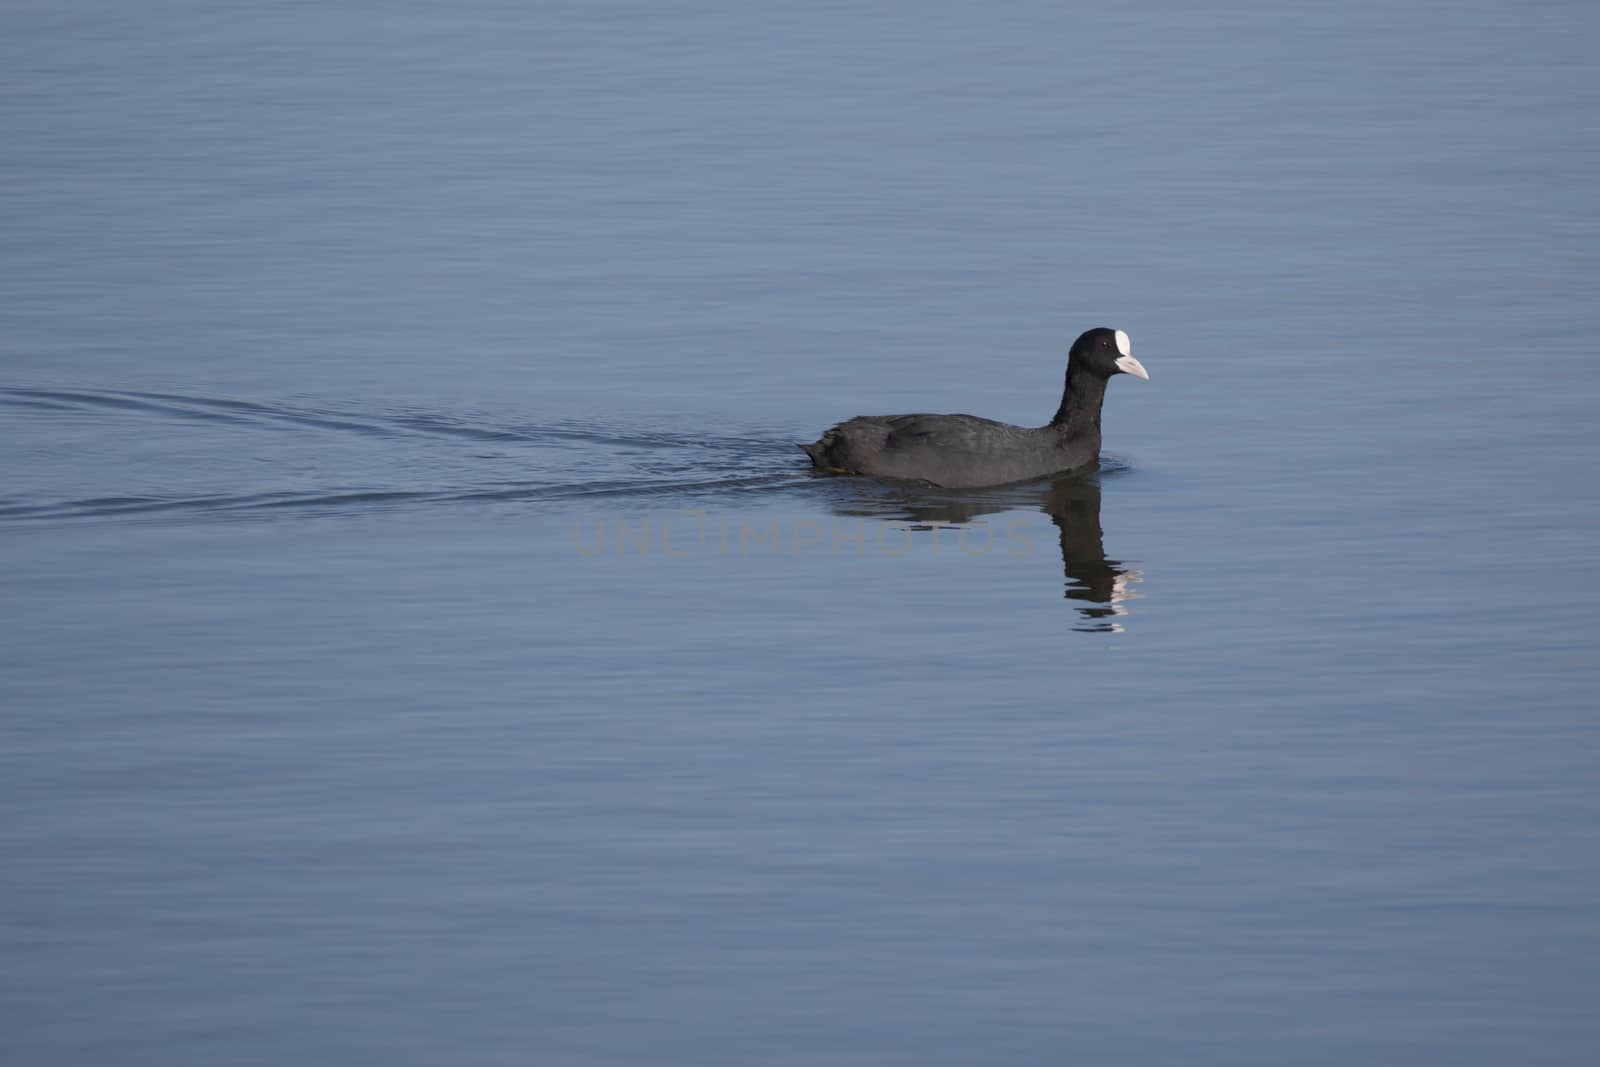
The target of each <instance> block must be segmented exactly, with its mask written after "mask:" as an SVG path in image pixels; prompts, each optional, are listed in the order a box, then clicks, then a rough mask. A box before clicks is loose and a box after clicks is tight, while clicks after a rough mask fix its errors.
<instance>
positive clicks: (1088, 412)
mask: <svg viewBox="0 0 1600 1067" xmlns="http://www.w3.org/2000/svg"><path fill="white" fill-rule="evenodd" d="M1105 399H1106V380H1105V379H1104V378H1102V377H1100V376H1099V375H1098V374H1093V373H1090V372H1089V371H1088V370H1087V369H1085V368H1083V367H1080V366H1078V365H1076V364H1073V363H1069V364H1067V388H1066V390H1065V391H1064V392H1063V393H1062V394H1061V407H1059V408H1057V409H1056V416H1055V418H1053V419H1051V420H1050V425H1051V426H1054V427H1055V428H1056V429H1058V430H1062V431H1064V432H1065V433H1066V434H1067V435H1068V436H1071V437H1076V436H1078V435H1079V434H1091V433H1092V434H1093V435H1094V436H1095V438H1096V439H1098V438H1099V436H1100V407H1101V405H1102V404H1104V403H1105Z"/></svg>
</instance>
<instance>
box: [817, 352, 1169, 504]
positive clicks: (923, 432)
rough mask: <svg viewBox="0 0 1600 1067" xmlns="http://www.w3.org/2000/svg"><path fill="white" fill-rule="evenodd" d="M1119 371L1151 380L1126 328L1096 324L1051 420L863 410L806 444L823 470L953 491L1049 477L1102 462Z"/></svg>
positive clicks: (1072, 358) (1075, 356) (1070, 359)
mask: <svg viewBox="0 0 1600 1067" xmlns="http://www.w3.org/2000/svg"><path fill="white" fill-rule="evenodd" d="M1113 374H1132V375H1134V376H1135V377H1138V378H1144V379H1146V380H1148V379H1149V377H1150V375H1149V373H1148V372H1146V371H1145V369H1144V366H1143V365H1142V364H1141V363H1140V362H1139V361H1138V360H1136V359H1134V358H1133V349H1132V347H1131V346H1130V345H1129V343H1128V335H1127V334H1126V333H1123V332H1122V331H1121V330H1111V329H1107V328H1106V327H1104V326H1101V327H1096V328H1095V329H1093V330H1089V331H1088V332H1087V333H1085V334H1083V336H1081V337H1079V338H1078V339H1077V340H1076V341H1074V342H1073V343H1072V351H1071V352H1070V353H1069V354H1068V356H1067V387H1066V390H1065V392H1063V393H1062V396H1061V406H1060V407H1059V408H1057V409H1056V414H1055V417H1054V418H1052V419H1051V420H1050V422H1049V424H1048V425H1045V426H1040V427H1038V428H1033V427H1025V426H1012V425H1010V424H1008V423H1004V422H995V421H994V420H993V419H980V418H978V417H976V416H974V415H862V416H859V417H857V418H854V419H851V420H849V421H848V422H841V423H840V424H839V425H837V426H835V427H833V428H832V429H830V430H828V431H827V432H826V433H824V434H823V435H822V436H821V437H820V438H819V439H818V440H817V442H816V443H815V444H810V445H801V446H800V448H801V450H802V451H804V452H805V454H806V455H808V456H810V457H811V463H812V465H813V466H815V467H816V468H817V469H819V470H824V471H829V472H831V473H834V474H867V475H872V476H874V477H878V478H900V479H906V480H911V481H921V482H929V483H931V484H933V485H939V486H946V487H948V488H951V489H959V488H966V487H971V486H978V485H1003V484H1005V483H1006V482H1021V481H1029V480H1031V479H1034V478H1043V477H1045V476H1047V475H1051V474H1057V473H1060V472H1062V471H1069V470H1074V469H1077V468H1080V467H1088V466H1090V465H1092V464H1094V463H1096V462H1098V461H1099V459H1100V406H1101V404H1102V403H1103V402H1104V401H1105V396H1106V382H1107V381H1108V380H1109V379H1110V378H1111V376H1112V375H1113Z"/></svg>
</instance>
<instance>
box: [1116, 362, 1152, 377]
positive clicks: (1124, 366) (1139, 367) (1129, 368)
mask: <svg viewBox="0 0 1600 1067" xmlns="http://www.w3.org/2000/svg"><path fill="white" fill-rule="evenodd" d="M1117 369H1118V370H1119V371H1121V372H1122V373H1124V374H1131V375H1133V376H1134V377H1135V378H1143V379H1144V380H1145V381H1147V382H1148V381H1149V380H1150V372H1149V371H1147V370H1145V369H1144V364H1143V363H1140V362H1139V361H1138V360H1136V359H1134V358H1133V357H1132V356H1123V357H1122V358H1121V359H1119V360H1117Z"/></svg>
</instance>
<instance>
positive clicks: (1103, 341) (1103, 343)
mask: <svg viewBox="0 0 1600 1067" xmlns="http://www.w3.org/2000/svg"><path fill="white" fill-rule="evenodd" d="M1105 346H1106V339H1105V338H1104V337H1102V338H1100V347H1101V348H1104V347H1105Z"/></svg>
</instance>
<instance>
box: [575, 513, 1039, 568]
mask: <svg viewBox="0 0 1600 1067" xmlns="http://www.w3.org/2000/svg"><path fill="white" fill-rule="evenodd" d="M675 518H676V519H677V520H678V521H677V522H676V523H674V519H675ZM1034 529H1036V527H1032V526H1030V525H1029V524H1028V522H1027V521H1026V520H1024V519H1020V518H1017V519H1012V520H1010V521H1008V522H1006V523H1005V524H1004V525H999V526H997V525H995V524H993V523H989V522H985V521H984V520H982V519H976V520H971V521H968V522H939V521H915V522H913V521H908V520H905V519H868V518H835V519H832V520H831V521H828V522H822V521H818V520H816V519H794V520H791V521H788V522H784V521H781V520H778V519H773V520H771V521H770V522H767V523H766V524H765V525H763V524H762V523H759V522H755V523H752V522H751V521H749V520H748V519H740V520H738V521H737V523H735V522H731V521H729V520H726V519H716V518H714V517H713V516H711V515H709V514H708V513H706V512H704V511H700V510H697V509H696V510H684V511H679V512H677V513H676V514H675V515H654V516H642V517H638V518H633V519H626V518H613V519H603V518H602V519H593V520H583V519H574V520H573V521H572V546H573V548H575V549H576V550H577V553H578V555H580V556H588V557H591V558H593V557H600V556H606V555H617V556H630V555H633V556H660V557H666V558H676V557H684V556H690V555H694V554H696V553H708V552H710V553H715V554H716V555H719V556H750V555H758V554H759V555H773V556H777V555H785V554H787V555H791V556H798V555H801V554H802V553H831V554H833V555H836V556H843V555H858V556H865V555H867V554H868V553H873V554H877V555H884V556H906V555H909V554H910V553H912V552H913V551H917V550H919V549H920V550H921V551H925V552H928V553H929V554H931V555H935V556H937V555H938V554H939V552H940V549H941V546H948V545H949V543H950V541H952V540H953V541H954V548H955V551H957V552H960V553H962V554H964V555H967V556H973V557H981V556H987V555H990V554H991V553H996V552H999V553H1003V554H1004V555H1005V556H1008V557H1010V558H1012V559H1025V558H1027V557H1029V556H1031V555H1033V551H1034V542H1033V538H1032V537H1030V536H1029V534H1030V532H1031V531H1032V530H1034ZM951 531H953V532H954V537H953V538H946V537H944V536H941V535H942V534H945V533H947V532H951Z"/></svg>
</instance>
